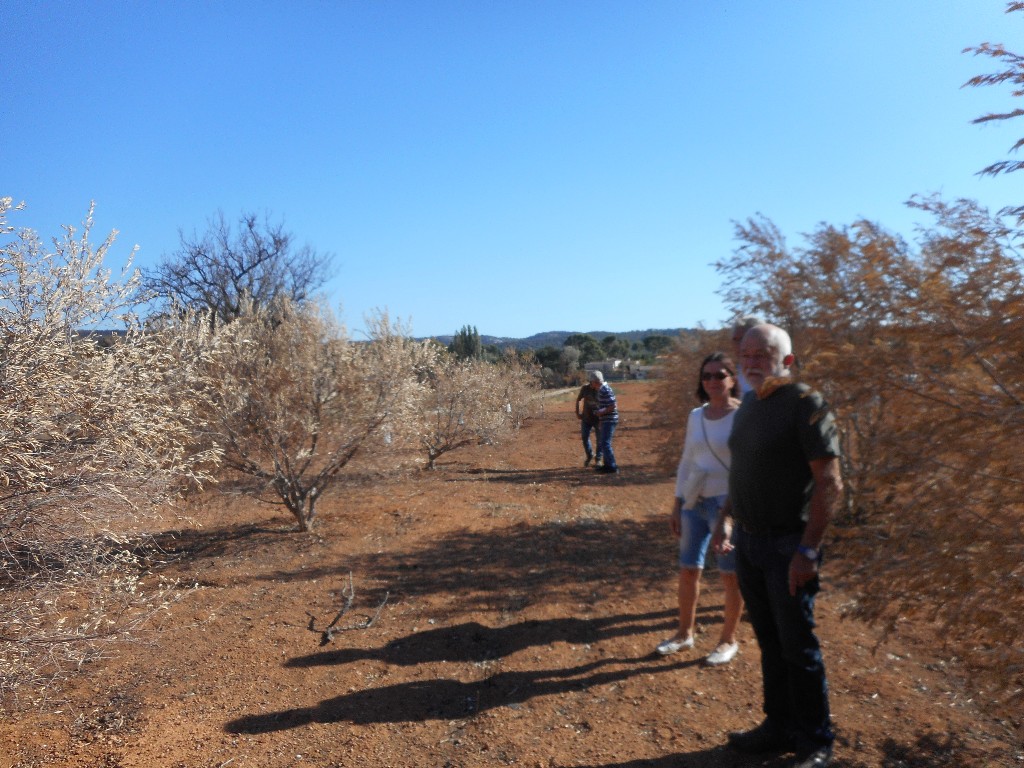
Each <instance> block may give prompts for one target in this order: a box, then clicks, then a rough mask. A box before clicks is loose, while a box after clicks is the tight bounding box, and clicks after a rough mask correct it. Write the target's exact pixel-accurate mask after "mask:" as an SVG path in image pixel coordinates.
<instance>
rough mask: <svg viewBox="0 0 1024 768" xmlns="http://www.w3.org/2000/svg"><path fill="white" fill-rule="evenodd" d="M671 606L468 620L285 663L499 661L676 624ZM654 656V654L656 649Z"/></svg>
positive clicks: (293, 664) (641, 632) (323, 652)
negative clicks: (498, 621) (510, 620)
mask: <svg viewBox="0 0 1024 768" xmlns="http://www.w3.org/2000/svg"><path fill="white" fill-rule="evenodd" d="M674 616H675V612H674V611H672V610H667V611H656V612H652V613H641V614H635V615H621V616H605V617H597V618H590V619H578V618H562V619H548V620H536V621H535V620H530V621H522V622H519V623H516V624H509V625H507V626H503V627H488V626H485V625H483V624H480V623H479V622H475V621H470V622H465V623H462V624H456V625H454V626H448V627H438V628H437V629H429V630H426V631H423V632H414V633H413V634H410V635H406V636H405V637H400V638H396V639H395V640H392V641H391V642H389V643H388V644H387V645H384V646H382V647H381V648H342V649H339V650H334V651H322V652H320V653H313V654H310V655H308V656H299V657H297V658H294V659H291V660H290V661H288V662H287V663H286V664H285V666H287V667H317V666H326V665H340V664H349V663H351V662H354V661H362V660H375V661H382V662H385V663H388V664H397V665H401V666H412V665H416V664H425V663H430V662H438V661H452V662H485V661H492V660H494V659H501V658H504V657H506V656H510V655H512V654H513V653H516V652H518V651H521V650H523V649H525V648H530V647H532V646H540V645H549V644H551V643H558V642H563V643H572V644H575V645H585V644H589V643H597V642H601V641H603V640H608V639H610V638H613V637H623V636H625V635H634V634H643V633H646V632H651V631H653V630H655V629H665V628H671V627H673V626H674V621H666V620H668V619H674ZM650 658H651V659H653V658H655V656H654V654H653V653H652V654H651V656H650Z"/></svg>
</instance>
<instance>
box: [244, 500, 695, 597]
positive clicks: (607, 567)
mask: <svg viewBox="0 0 1024 768" xmlns="http://www.w3.org/2000/svg"><path fill="white" fill-rule="evenodd" d="M666 530H667V526H666V525H665V522H664V520H661V519H647V520H603V519H598V518H590V517H584V516H583V515H582V514H581V515H580V516H579V517H576V518H575V519H572V520H568V521H562V520H554V521H547V522H542V523H530V522H526V521H520V522H518V523H515V524H513V525H511V526H508V527H504V528H501V529H498V530H488V531H471V530H461V531H452V532H451V533H449V534H447V535H446V536H444V537H442V538H441V539H438V540H436V541H432V542H430V543H428V544H426V545H424V546H422V547H420V548H418V549H414V550H405V551H384V552H379V553H361V554H354V555H352V556H351V557H349V558H348V559H346V560H345V561H344V562H340V563H322V562H321V563H320V564H319V565H314V566H312V567H310V566H309V565H304V567H303V568H301V569H296V570H294V571H281V570H278V571H269V572H265V573H263V574H261V575H258V576H256V577H255V578H258V579H263V580H268V581H287V580H290V579H300V580H303V581H306V580H310V579H332V578H334V579H343V578H347V576H348V574H349V573H355V574H360V575H365V574H371V575H372V578H373V580H374V581H375V582H376V583H378V584H382V585H385V587H386V589H387V591H388V592H389V593H390V595H391V596H392V598H398V599H401V598H410V597H419V596H427V595H434V594H438V593H444V594H449V595H452V596H453V597H455V598H456V599H457V602H458V603H459V605H460V608H461V609H462V610H479V609H487V610H499V611H516V610H521V609H522V608H524V607H526V605H529V604H530V603H533V602H535V601H550V600H551V599H552V598H553V597H554V596H556V595H558V594H560V595H562V596H563V597H566V598H572V599H576V600H578V601H580V602H583V603H584V604H591V603H594V602H596V601H597V600H598V599H599V598H601V597H602V596H607V595H608V594H609V593H612V592H621V593H623V594H633V593H635V592H636V591H637V590H649V589H661V588H663V587H664V585H665V584H666V583H669V582H671V581H672V579H673V578H674V574H675V569H674V566H673V562H672V549H673V545H672V544H671V543H670V542H669V541H668V539H669V536H668V535H667V534H666ZM659 552H663V553H664V557H663V558H661V557H660V555H658V554H657V553H659ZM652 553H655V554H654V555H653V557H654V559H655V561H654V564H653V565H652ZM367 597H368V598H372V599H378V598H377V597H376V596H374V595H372V594H370V595H367Z"/></svg>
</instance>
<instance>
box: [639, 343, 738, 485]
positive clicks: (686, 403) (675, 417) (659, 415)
mask: <svg viewBox="0 0 1024 768" xmlns="http://www.w3.org/2000/svg"><path fill="white" fill-rule="evenodd" d="M712 352H725V353H726V354H728V355H730V356H732V350H731V340H730V334H729V331H728V330H718V331H708V330H703V329H701V330H697V331H690V332H687V333H685V334H682V335H680V336H678V337H677V338H676V339H674V344H673V346H672V348H671V349H670V350H667V351H666V352H665V353H664V354H663V355H661V356H660V357H659V358H658V370H657V375H656V376H655V377H654V379H653V380H652V381H651V390H652V392H653V396H652V404H651V405H652V410H653V412H654V415H655V419H656V423H657V426H659V427H663V428H664V433H665V434H666V436H667V437H666V439H665V440H664V441H663V442H662V443H661V444H660V445H659V446H658V448H657V463H658V469H659V470H662V471H664V472H665V473H666V474H668V473H674V472H675V469H676V466H677V465H678V463H679V456H680V454H681V453H682V450H683V442H684V441H685V439H686V419H687V416H688V415H689V413H690V411H692V410H693V409H694V408H696V407H697V406H698V405H700V400H699V399H698V398H697V376H698V374H699V373H700V363H701V361H702V360H703V359H704V358H705V357H707V356H708V355H710V354H711V353H712ZM736 363H737V365H738V364H739V361H736Z"/></svg>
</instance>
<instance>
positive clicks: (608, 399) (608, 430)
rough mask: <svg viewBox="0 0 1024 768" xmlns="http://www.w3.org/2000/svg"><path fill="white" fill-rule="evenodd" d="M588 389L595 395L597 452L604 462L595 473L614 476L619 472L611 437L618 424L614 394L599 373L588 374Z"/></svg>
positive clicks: (602, 375) (617, 411) (617, 410)
mask: <svg viewBox="0 0 1024 768" xmlns="http://www.w3.org/2000/svg"><path fill="white" fill-rule="evenodd" d="M590 388H591V389H593V390H594V392H596V393H597V409H596V410H595V411H594V415H596V416H597V418H598V426H597V435H598V438H597V452H598V453H599V454H600V455H601V457H602V459H603V461H604V463H603V464H601V466H599V467H597V469H596V471H598V472H604V473H609V474H614V473H616V472H618V471H619V465H618V464H616V463H615V452H614V451H613V450H612V436H613V435H614V434H615V427H617V426H618V424H619V408H618V403H617V402H616V400H615V393H614V392H612V388H611V387H610V386H608V383H607V382H606V381H605V380H604V374H603V373H601V372H600V371H591V372H590Z"/></svg>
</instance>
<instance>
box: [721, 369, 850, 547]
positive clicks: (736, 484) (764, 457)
mask: <svg viewBox="0 0 1024 768" xmlns="http://www.w3.org/2000/svg"><path fill="white" fill-rule="evenodd" d="M729 451H730V452H731V454H732V464H731V466H730V469H729V500H730V503H731V505H732V513H733V515H734V516H735V518H736V520H737V521H738V522H739V523H741V524H742V525H743V526H744V527H746V528H747V529H750V530H755V531H759V532H764V533H770V532H777V533H781V532H795V531H799V530H801V529H802V528H803V526H804V524H805V523H806V522H807V518H808V514H809V512H810V504H811V493H812V491H813V489H814V480H813V476H812V474H811V467H810V464H809V462H810V461H811V460H813V459H824V458H829V457H832V456H838V455H839V434H838V432H837V430H836V423H835V418H834V417H833V416H832V411H831V410H830V409H829V406H828V403H826V402H825V400H824V398H823V397H822V396H821V395H820V394H819V393H817V392H814V391H812V390H811V389H810V387H808V386H807V385H806V384H784V385H782V386H781V387H779V388H778V389H777V390H775V391H774V392H773V393H772V394H770V395H769V396H768V397H766V398H764V399H763V400H761V399H758V397H757V394H756V393H754V392H748V393H747V394H746V395H745V396H744V398H743V403H742V405H741V406H740V408H739V410H738V411H737V412H736V416H735V417H734V419H733V424H732V433H731V434H730V435H729Z"/></svg>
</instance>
